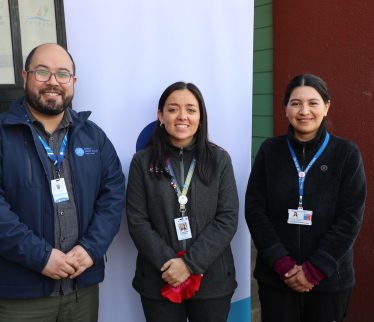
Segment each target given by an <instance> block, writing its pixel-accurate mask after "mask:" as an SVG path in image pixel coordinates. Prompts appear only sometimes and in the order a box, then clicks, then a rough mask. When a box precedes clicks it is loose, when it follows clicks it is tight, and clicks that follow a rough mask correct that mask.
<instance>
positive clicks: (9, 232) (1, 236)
mask: <svg viewBox="0 0 374 322" xmlns="http://www.w3.org/2000/svg"><path fill="white" fill-rule="evenodd" d="M2 151H3V149H2V143H1V138H0V256H1V257H3V258H5V259H6V260H8V261H11V262H15V263H18V264H20V265H22V266H24V267H26V268H28V269H31V270H34V271H36V272H41V271H42V270H43V268H44V266H45V265H46V264H47V262H48V259H49V256H50V254H51V251H52V246H51V245H50V244H49V243H47V241H46V240H45V239H42V238H40V237H38V236H37V235H36V234H34V232H33V231H32V230H30V229H29V228H28V226H27V225H25V224H24V223H22V222H21V221H20V220H19V217H18V215H17V214H16V213H14V212H13V211H12V209H11V206H10V204H9V203H8V202H7V200H6V197H5V196H6V192H5V190H4V186H3V173H4V171H6V170H5V169H3V162H2V160H3V156H2V153H3V152H2Z"/></svg>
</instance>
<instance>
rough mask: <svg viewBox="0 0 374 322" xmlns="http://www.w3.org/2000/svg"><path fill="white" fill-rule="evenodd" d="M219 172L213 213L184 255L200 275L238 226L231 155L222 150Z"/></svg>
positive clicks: (194, 272) (225, 246)
mask: <svg viewBox="0 0 374 322" xmlns="http://www.w3.org/2000/svg"><path fill="white" fill-rule="evenodd" d="M223 157H224V158H225V159H226V160H225V165H224V167H223V170H222V172H221V173H220V180H219V190H218V194H219V195H218V203H217V210H216V214H215V216H214V218H213V220H211V221H210V222H209V224H207V225H206V226H205V227H204V229H203V230H202V231H201V232H200V233H199V235H198V237H197V238H196V240H195V241H194V242H193V244H192V245H191V246H190V247H189V249H188V253H187V254H186V255H185V256H184V257H183V259H184V261H185V263H186V264H187V266H188V267H189V269H190V271H191V272H192V273H193V274H203V273H204V272H205V271H206V270H207V269H208V267H209V266H210V265H211V264H212V263H213V262H214V261H215V260H216V259H217V258H218V257H219V256H220V255H221V254H222V253H223V252H224V251H225V250H226V249H227V248H228V247H229V246H230V242H231V240H232V238H233V237H234V235H235V232H236V229H237V226H238V209H239V201H238V192H237V188H236V182H235V177H234V171H233V168H232V164H231V159H230V156H229V155H228V154H227V153H226V152H225V155H224V156H223Z"/></svg>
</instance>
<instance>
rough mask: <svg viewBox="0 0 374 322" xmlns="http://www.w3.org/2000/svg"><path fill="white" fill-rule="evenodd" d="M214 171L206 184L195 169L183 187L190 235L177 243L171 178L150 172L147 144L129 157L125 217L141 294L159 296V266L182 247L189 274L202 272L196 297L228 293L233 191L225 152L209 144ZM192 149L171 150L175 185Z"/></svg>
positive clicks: (235, 212)
mask: <svg viewBox="0 0 374 322" xmlns="http://www.w3.org/2000/svg"><path fill="white" fill-rule="evenodd" d="M213 150H214V157H215V159H216V161H217V168H216V172H215V173H214V177H213V180H212V182H211V183H210V185H209V186H206V185H205V184H203V183H202V182H201V180H200V179H199V177H198V175H197V174H196V171H195V173H194V175H193V177H192V181H191V184H190V187H189V190H188V194H187V196H188V203H187V211H186V215H187V216H188V218H189V222H190V226H191V231H192V239H187V240H186V244H185V245H184V243H183V242H182V241H178V238H177V233H176V229H175V224H174V218H178V217H180V212H179V204H178V202H177V196H176V192H175V191H174V189H173V188H172V187H171V184H170V182H171V179H170V178H167V177H165V176H162V177H161V179H160V180H159V179H157V178H155V176H154V175H151V174H150V168H149V163H150V158H151V148H149V147H148V148H146V149H144V150H142V151H140V152H138V153H136V154H135V155H134V158H133V160H132V162H131V166H130V172H129V182H128V188H127V189H128V190H127V207H126V208H127V218H128V225H129V231H130V234H131V237H132V238H133V240H134V243H135V245H136V247H137V249H138V252H139V253H138V258H137V263H136V272H135V277H134V280H133V286H134V288H135V289H136V290H137V291H138V292H139V293H140V294H142V295H143V296H146V297H149V298H160V297H161V295H160V292H161V288H162V286H163V285H164V283H165V282H164V281H163V280H162V278H161V271H160V268H161V266H162V265H163V264H164V263H165V262H166V261H168V260H169V259H172V258H175V257H176V256H175V255H176V253H177V252H178V251H180V250H183V248H185V249H186V250H187V252H188V253H187V254H186V255H185V256H184V261H185V263H186V264H187V266H188V268H189V269H190V271H191V272H192V274H204V276H203V278H202V282H201V287H200V291H199V292H198V293H196V295H195V297H194V298H196V299H199V298H215V297H220V296H225V295H228V294H230V293H232V292H233V291H234V290H235V288H236V286H237V283H236V281H235V268H234V260H233V255H232V252H231V247H230V241H231V239H232V238H233V236H234V234H235V232H236V229H237V224H238V195H237V189H236V184H235V178H234V174H233V169H232V165H231V160H230V157H229V155H228V153H227V152H226V151H224V150H222V149H221V148H219V147H214V148H213ZM193 155H194V147H193V146H190V147H188V148H186V149H184V150H180V149H177V148H175V149H174V152H173V155H172V156H171V164H172V167H173V170H174V172H175V175H176V177H177V181H178V183H179V185H180V183H181V178H180V174H181V171H180V166H181V164H182V162H183V164H182V165H183V166H184V174H185V176H186V175H187V172H188V169H189V166H190V163H191V160H192V157H193Z"/></svg>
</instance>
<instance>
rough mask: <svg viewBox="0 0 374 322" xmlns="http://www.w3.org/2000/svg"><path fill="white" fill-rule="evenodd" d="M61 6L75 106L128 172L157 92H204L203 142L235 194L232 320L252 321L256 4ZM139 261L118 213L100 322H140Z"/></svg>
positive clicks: (168, 1)
mask: <svg viewBox="0 0 374 322" xmlns="http://www.w3.org/2000/svg"><path fill="white" fill-rule="evenodd" d="M64 8H65V24H66V34H67V40H68V44H67V45H68V48H69V51H70V53H71V54H72V56H73V58H74V60H75V63H76V66H77V75H76V76H77V83H76V86H75V94H74V101H73V108H74V109H76V110H78V111H83V110H90V111H92V114H91V116H90V119H92V120H93V121H94V122H96V123H97V124H98V125H99V126H100V127H102V128H103V129H104V131H105V132H106V134H107V135H108V137H109V138H110V140H111V141H112V143H113V144H114V146H115V148H116V150H117V153H118V155H119V157H120V159H121V162H122V165H123V171H124V173H125V175H126V176H127V175H128V170H129V165H130V161H131V158H132V156H133V154H134V153H135V152H136V143H137V141H138V139H139V137H140V134H141V133H142V132H143V130H144V129H146V128H147V127H148V126H149V125H150V124H152V122H153V121H155V120H156V116H157V105H158V99H159V97H160V95H161V93H162V92H163V90H164V89H165V88H166V87H167V86H168V85H170V84H172V83H174V82H176V81H186V82H192V83H194V84H196V85H197V86H198V87H199V88H200V90H201V91H202V93H203V96H204V99H205V104H206V108H207V113H208V123H209V139H210V140H211V141H213V142H214V143H216V144H218V145H220V146H221V147H222V148H224V149H225V150H226V151H228V152H229V154H230V156H231V159H232V164H233V167H234V172H235V177H236V180H237V187H238V192H239V197H240V211H239V226H238V230H237V233H236V235H235V237H234V239H233V241H232V243H231V246H232V249H233V253H234V257H235V266H236V279H237V281H238V288H237V289H236V290H235V294H234V296H233V298H232V305H231V311H230V316H229V319H228V322H243V321H250V296H251V294H250V281H251V276H250V275H251V268H250V244H251V241H250V235H249V231H248V228H247V225H246V223H245V219H244V195H245V188H246V185H247V181H248V176H249V172H250V166H251V134H252V128H251V119H252V109H251V108H252V107H251V106H252V60H253V59H252V58H253V57H252V54H253V45H252V44H253V16H254V9H253V8H254V3H253V0H232V1H227V0H204V1H201V0H189V1H175V0H160V1H154V0H112V1H101V0H91V1H90V5H89V6H87V2H86V1H76V0H64ZM82 12H84V15H82ZM77 30H79V32H77ZM136 255H137V250H136V248H135V245H134V243H133V242H132V240H131V238H130V236H129V232H128V227H127V221H126V216H124V217H123V222H122V225H121V229H120V232H119V233H118V235H117V236H116V238H115V240H114V241H113V243H112V245H111V246H110V248H109V250H108V252H107V262H106V273H105V280H104V282H103V283H101V284H100V307H99V321H100V322H107V321H110V322H123V321H124V320H125V321H126V322H144V321H145V318H144V314H143V310H142V305H141V301H140V296H139V294H138V293H137V292H136V291H135V290H134V288H133V287H132V285H131V284H132V279H133V277H134V272H135V265H136ZM124 317H125V318H124Z"/></svg>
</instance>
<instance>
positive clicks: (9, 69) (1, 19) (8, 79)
mask: <svg viewBox="0 0 374 322" xmlns="http://www.w3.org/2000/svg"><path fill="white" fill-rule="evenodd" d="M0 35H1V46H0V84H14V83H15V79H14V68H13V50H12V34H11V30H10V18H9V5H8V0H0Z"/></svg>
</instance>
